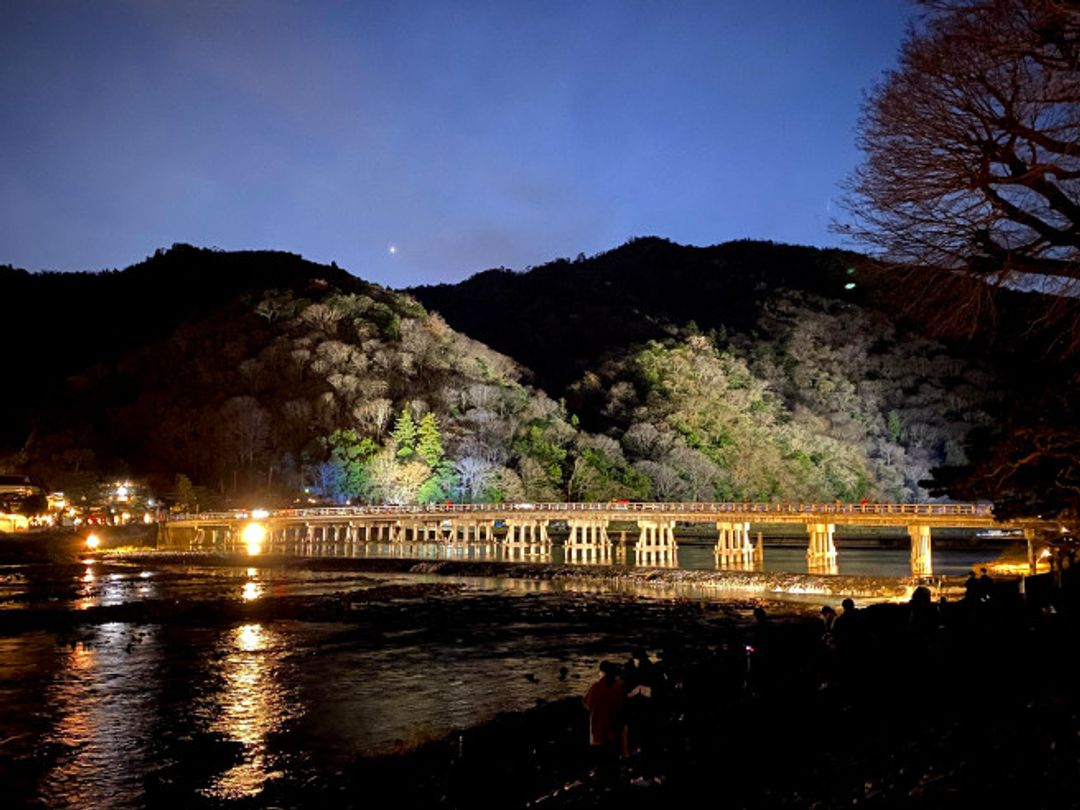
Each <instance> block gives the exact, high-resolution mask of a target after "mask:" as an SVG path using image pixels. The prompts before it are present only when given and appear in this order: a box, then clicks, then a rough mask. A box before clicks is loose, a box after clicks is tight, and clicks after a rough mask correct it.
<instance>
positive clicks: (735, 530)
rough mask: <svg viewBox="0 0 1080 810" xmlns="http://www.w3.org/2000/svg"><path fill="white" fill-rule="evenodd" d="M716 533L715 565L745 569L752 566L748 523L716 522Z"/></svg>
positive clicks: (752, 549)
mask: <svg viewBox="0 0 1080 810" xmlns="http://www.w3.org/2000/svg"><path fill="white" fill-rule="evenodd" d="M716 532H717V535H716V564H717V565H719V566H734V567H738V568H746V567H748V566H752V565H753V564H754V546H753V545H752V544H751V542H750V524H749V522H740V523H731V522H728V521H718V522H717V524H716Z"/></svg>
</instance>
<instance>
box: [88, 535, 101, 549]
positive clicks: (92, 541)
mask: <svg viewBox="0 0 1080 810" xmlns="http://www.w3.org/2000/svg"><path fill="white" fill-rule="evenodd" d="M100 545H101V538H100V537H98V536H97V535H96V534H88V535H87V536H86V547H87V548H88V549H90V550H91V551H93V550H94V549H96V548H97V547H98V546H100Z"/></svg>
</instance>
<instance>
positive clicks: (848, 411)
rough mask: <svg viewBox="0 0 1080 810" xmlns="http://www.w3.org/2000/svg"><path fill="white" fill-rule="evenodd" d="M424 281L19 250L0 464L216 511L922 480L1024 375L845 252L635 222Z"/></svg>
mask: <svg viewBox="0 0 1080 810" xmlns="http://www.w3.org/2000/svg"><path fill="white" fill-rule="evenodd" d="M937 280H940V276H935V275H934V274H932V273H929V274H923V276H922V278H921V281H920V283H922V284H923V285H924V286H925V287H926V288H928V289H929V288H930V287H932V286H933V284H934V282H936V281H937ZM415 293H416V294H417V295H418V296H420V297H421V298H422V299H423V300H424V301H425V302H426V303H427V304H428V306H429V308H430V311H429V309H425V306H423V305H422V304H421V303H420V302H418V301H417V300H416V298H414V297H412V296H410V295H407V294H402V293H398V292H394V291H391V290H387V289H385V288H382V287H379V286H378V285H374V284H370V283H367V282H364V281H362V280H360V279H357V278H356V277H354V276H352V275H350V274H348V273H347V272H345V271H343V270H341V269H339V268H337V267H336V266H329V267H327V266H324V265H319V264H315V263H312V262H307V261H305V260H303V259H301V258H300V257H298V256H294V255H290V254H285V253H272V252H241V253H225V252H221V251H214V250H206V249H197V248H192V247H189V246H184V245H177V246H174V247H173V248H172V249H171V250H167V251H159V252H158V253H157V254H156V255H155V256H154V257H152V258H150V259H147V260H146V261H145V262H143V263H140V264H138V265H135V266H133V267H131V268H128V269H127V270H124V271H119V272H117V271H113V272H107V273H100V274H91V273H47V274H30V273H25V272H23V271H19V270H14V269H11V268H3V269H0V300H3V301H4V302H5V305H6V307H7V310H8V312H7V317H5V318H4V319H2V320H0V336H2V337H3V340H4V342H5V346H6V348H7V349H8V363H7V365H6V371H7V373H8V379H9V381H10V384H9V385H8V386H7V388H6V391H5V394H6V395H5V396H4V397H3V400H2V403H0V408H2V416H3V431H2V433H0V472H5V471H7V472H20V473H29V474H31V475H33V476H34V477H35V478H36V479H37V480H39V481H40V482H42V483H44V484H47V485H49V486H51V487H54V488H67V489H69V490H76V491H77V490H78V488H79V487H81V486H86V485H88V484H89V483H92V482H93V481H94V480H96V479H97V478H98V477H99V476H101V475H105V474H109V475H114V474H117V473H129V474H132V475H136V476H141V477H147V478H149V479H150V480H151V482H152V483H153V485H154V486H155V488H157V489H158V491H159V492H167V491H174V492H175V496H176V497H177V498H178V499H179V500H180V501H183V502H190V501H192V500H193V499H197V500H198V502H199V503H200V505H203V506H206V505H211V504H214V503H222V504H224V503H233V504H241V503H248V502H252V501H253V499H257V500H261V501H262V502H270V501H275V502H282V501H285V500H291V499H293V498H296V497H298V496H300V495H301V494H302V493H304V491H305V490H307V495H309V496H311V497H315V498H319V499H323V500H331V501H336V502H342V501H345V500H366V501H394V502H409V501H417V500H419V501H431V500H436V499H441V498H453V499H455V500H488V499H505V500H550V499H561V498H573V499H582V500H607V499H611V498H642V499H646V498H649V499H708V500H711V499H736V500H742V499H746V500H762V499H777V498H793V499H802V500H823V499H824V500H832V499H844V500H851V499H858V498H877V499H883V500H884V499H888V500H915V499H924V498H926V497H927V492H926V490H925V489H923V488H922V485H921V484H920V482H921V481H923V480H925V479H926V477H927V476H928V475H929V473H930V471H931V469H933V468H935V467H938V466H941V465H951V467H952V468H953V469H961V468H962V467H963V465H964V463H965V462H966V460H967V456H966V450H965V441H966V439H967V437H968V436H969V435H970V434H971V433H972V431H973V429H974V428H980V429H981V430H982V432H983V433H985V432H986V429H987V427H989V426H992V425H993V424H994V421H993V419H992V418H991V415H990V414H991V413H993V412H994V410H995V409H999V408H1000V407H1001V405H1002V402H1005V403H1007V402H1009V401H1011V398H1010V397H1008V396H1003V395H1002V387H1003V386H1005V385H1009V386H1012V388H1011V389H1010V390H1021V389H1019V388H1017V387H1016V386H1015V379H1014V378H1010V374H1013V373H1014V372H1015V369H1016V366H1014V367H1013V369H1012V371H1009V372H1008V373H1003V368H1002V366H1001V365H1000V364H998V365H995V364H994V363H989V362H986V361H987V360H988V359H994V358H993V357H992V356H991V355H990V354H987V355H986V356H985V357H978V356H975V355H976V354H977V352H973V351H971V346H970V344H969V345H968V351H967V352H966V353H964V352H962V351H960V348H959V346H958V345H949V344H946V343H943V342H940V341H938V340H935V339H933V338H932V337H930V336H928V335H927V334H926V333H925V331H924V330H921V329H919V328H917V327H918V326H919V324H918V323H917V322H915V323H904V322H902V321H903V319H902V318H900V317H899V315H898V314H902V313H903V312H904V308H903V303H904V299H905V298H910V293H909V292H908V291H906V290H904V291H898V290H897V285H896V284H895V277H894V276H889V275H888V274H886V273H884V272H883V271H881V270H879V269H877V268H875V267H874V266H873V265H872V264H870V263H868V262H866V261H865V260H863V259H860V257H858V256H856V255H855V254H850V253H844V252H841V251H832V250H830V251H826V250H817V249H814V248H802V247H791V246H783V245H771V244H768V243H754V242H736V243H730V244H728V245H720V246H717V247H714V248H685V247H680V246H678V245H674V244H672V243H670V242H666V241H664V240H660V239H640V240H635V241H633V242H631V243H628V244H627V245H624V246H622V247H621V248H618V249H616V250H613V251H611V252H609V253H606V254H603V255H601V256H597V257H594V258H592V259H584V258H579V259H578V260H576V261H574V262H569V261H564V260H560V261H556V262H553V263H552V264H550V265H545V266H544V267H542V268H536V269H535V270H533V271H531V272H528V273H524V274H514V273H510V272H508V271H489V272H487V273H482V274H480V275H479V276H476V277H474V278H472V279H470V280H468V281H466V282H464V283H463V284H461V285H458V286H457V287H448V286H444V287H438V288H424V289H420V290H417V291H415ZM436 309H438V310H439V312H436V311H435V310H436ZM442 312H445V313H446V314H447V317H448V319H452V320H451V322H450V325H448V324H447V322H446V321H444V320H443V317H442V315H441V313H442ZM1014 320H1015V318H1014ZM1020 320H1021V321H1022V319H1020ZM452 327H454V328H452ZM455 329H457V330H458V331H455ZM477 338H483V339H484V340H485V341H486V342H487V343H490V344H491V346H493V347H494V348H489V346H488V345H486V343H481V342H479V341H478V340H477ZM987 345H988V344H987V343H986V342H985V341H983V342H982V343H980V344H979V351H980V352H981V351H983V350H984V349H985V348H986V346H987ZM999 354H1000V352H999ZM1028 360H1030V358H1028ZM1006 365H1007V364H1006ZM1028 365H1030V366H1031V367H1032V368H1033V369H1034V368H1037V366H1038V363H1035V362H1033V361H1032V362H1029V363H1028ZM1006 371H1008V369H1006ZM1033 373H1036V372H1033ZM530 381H539V382H540V383H541V384H542V386H543V387H535V388H534V387H531V386H530V385H529V382H530ZM957 491H960V489H959V486H958V487H957ZM965 492H970V494H969V497H971V496H972V495H974V496H978V493H974V492H971V491H970V490H968V491H965ZM189 505H190V503H189Z"/></svg>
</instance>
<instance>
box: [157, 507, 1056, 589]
mask: <svg viewBox="0 0 1080 810" xmlns="http://www.w3.org/2000/svg"><path fill="white" fill-rule="evenodd" d="M677 524H683V525H687V524H704V525H712V526H715V528H716V548H715V555H716V561H717V565H718V566H719V567H721V568H733V569H742V570H751V569H753V568H754V567H755V566H756V565H760V564H761V561H762V558H763V554H764V549H763V544H762V533H761V531H760V529H759V528H758V527H760V526H763V525H777V524H796V525H801V526H805V528H806V533H807V541H808V543H807V551H806V557H807V561H808V563H809V567H810V570H811V571H820V572H823V573H828V572H835V570H836V545H835V542H834V539H833V535H834V532H835V530H836V526H837V525H842V526H890V527H904V528H906V529H907V532H908V535H909V537H910V538H911V571H912V574H913V575H914V576H929V575H930V574H932V573H933V562H932V548H931V533H932V532H933V530H935V529H944V528H949V529H974V530H996V531H1009V530H1011V531H1013V532H1016V533H1017V534H1022V536H1023V537H1025V538H1026V539H1027V543H1028V563H1029V565H1030V566H1031V569H1032V571H1034V565H1035V559H1034V556H1033V555H1034V552H1033V545H1032V540H1033V539H1034V537H1035V535H1036V533H1037V532H1038V531H1040V530H1052V529H1055V528H1056V524H1050V523H1047V522H1045V521H1041V520H1014V521H997V520H995V519H994V514H993V508H992V506H991V505H990V504H984V503H901V504H889V503H884V504H883V503H865V504H844V503H704V502H694V503H516V504H428V505H424V506H348V507H321V508H313V509H279V510H275V511H272V512H262V511H256V512H250V513H249V512H212V513H199V514H189V515H179V516H175V517H172V518H170V519H169V521H168V522H167V523H165V524H163V525H162V533H163V537H162V540H163V545H164V546H165V547H167V548H174V549H183V550H203V551H222V552H232V551H245V550H247V551H248V552H249V553H262V552H265V553H272V554H284V555H296V556H360V555H361V553H362V552H366V550H367V549H368V548H370V547H371V546H372V544H374V545H376V546H380V547H382V548H383V549H385V551H386V553H388V554H394V553H395V552H399V553H401V554H402V555H403V556H405V555H407V554H408V553H409V552H415V550H416V548H417V547H418V546H419V545H420V544H428V545H430V544H435V545H436V547H438V548H443V549H445V550H447V551H455V550H456V551H457V552H459V553H461V552H463V551H466V550H467V552H468V553H467V554H464V555H463V556H468V557H472V558H475V559H503V560H535V561H543V560H550V559H551V550H552V546H553V543H554V540H553V538H552V534H553V533H554V534H556V535H557V536H558V537H560V538H562V539H561V542H562V545H563V551H564V559H565V560H566V561H567V562H583V563H586V562H587V563H611V562H615V561H623V560H625V559H626V554H627V551H628V550H629V549H630V548H632V549H633V552H634V555H635V560H636V562H637V563H638V564H640V565H658V566H671V565H674V563H675V559H676V552H677V543H676V540H675V528H676V525H677ZM755 530H756V531H757V541H756V543H755V542H754V539H753V535H752V532H753V531H755Z"/></svg>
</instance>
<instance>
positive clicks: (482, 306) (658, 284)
mask: <svg viewBox="0 0 1080 810" xmlns="http://www.w3.org/2000/svg"><path fill="white" fill-rule="evenodd" d="M954 282H955V279H953V278H952V277H951V276H949V275H947V274H940V273H933V272H931V271H922V272H919V273H910V274H900V273H896V272H893V271H886V270H883V269H881V268H878V267H877V266H875V265H874V264H873V263H872V262H869V261H868V260H866V259H865V257H861V256H859V255H857V254H853V253H849V252H845V251H839V250H820V249H816V248H809V247H796V246H790V245H774V244H771V243H767V242H750V241H740V242H731V243H727V244H723V245H717V246H714V247H707V248H695V247H683V246H680V245H676V244H673V243H671V242H668V241H666V240H662V239H656V238H645V239H636V240H632V241H631V242H628V243H627V244H625V245H623V246H622V247H620V248H617V249H616V250H613V251H610V252H608V253H604V254H601V255H599V256H595V257H592V258H585V257H578V259H576V260H574V261H569V260H557V261H555V262H552V263H550V264H548V265H544V266H543V267H538V268H534V269H531V270H530V271H528V272H525V273H512V272H510V271H506V270H494V271H488V272H486V273H480V274H478V275H476V276H474V277H472V278H471V279H469V280H467V281H465V282H463V283H461V284H459V285H455V286H450V285H441V286H437V287H424V288H418V289H415V290H413V291H412V292H413V294H414V295H415V296H416V297H417V298H419V299H420V300H421V301H422V302H424V303H425V304H426V305H427V306H428V307H429V308H431V309H433V310H435V311H437V312H439V313H441V314H443V315H444V316H445V317H446V318H447V320H448V322H449V323H450V324H451V325H452V326H454V327H455V328H458V329H461V330H463V331H465V332H467V333H469V334H471V335H474V336H476V337H478V338H480V339H483V340H485V341H486V342H488V343H489V344H490V345H491V346H492V347H493V348H496V349H498V350H500V351H503V352H506V353H507V354H510V355H511V356H513V357H514V358H515V359H517V360H519V361H520V362H521V363H522V364H524V365H526V366H528V367H530V368H533V369H534V370H535V371H536V373H537V374H538V377H539V380H540V381H541V383H542V384H543V385H545V386H546V389H547V390H548V392H549V393H550V394H551V395H552V396H565V398H566V400H567V402H568V404H569V406H570V408H571V410H573V411H574V413H576V414H577V415H578V416H579V417H580V419H581V421H582V424H583V425H584V426H586V427H587V428H589V429H590V430H593V431H595V432H597V433H601V434H603V435H605V436H607V437H608V438H610V439H612V440H613V441H614V443H615V445H616V446H617V447H618V449H619V450H620V451H621V453H622V457H624V458H625V459H626V461H627V462H628V463H630V464H631V466H632V467H633V468H634V469H635V470H636V471H638V472H639V473H641V474H643V475H645V476H647V477H648V479H649V481H650V482H651V497H658V498H676V497H679V498H681V497H710V495H709V493H716V494H717V495H718V496H722V497H735V498H742V497H747V498H763V499H769V498H776V497H785V498H796V497H797V498H814V497H836V498H841V499H854V498H862V497H869V498H881V499H888V500H899V501H904V500H923V499H926V498H927V497H929V496H928V492H927V490H926V489H925V487H924V486H923V484H922V483H920V482H926V481H927V480H928V479H929V478H930V476H931V471H932V470H933V469H935V468H938V467H941V466H943V465H948V466H950V467H952V468H954V469H955V468H960V467H962V466H963V465H964V464H965V463H966V461H967V457H966V444H967V440H968V437H969V436H970V435H971V431H972V429H973V428H976V427H979V428H984V427H987V426H989V425H990V424H991V422H992V421H993V415H995V414H999V413H1001V412H1002V411H1003V409H1004V408H1005V407H1006V406H1007V404H1008V402H1009V401H1010V400H1011V398H1012V394H1011V393H1010V392H1019V393H1020V394H1021V396H1034V395H1036V390H1037V388H1038V383H1037V381H1038V380H1040V379H1045V378H1046V377H1047V372H1046V370H1045V368H1043V363H1042V361H1043V360H1044V359H1045V358H1044V357H1043V356H1042V354H1041V351H1042V349H1041V347H1039V346H1037V345H1034V344H1033V343H1032V342H1031V341H1028V343H1027V345H1026V346H1025V347H1024V349H1023V350H1021V351H1020V352H1019V355H1020V357H1021V360H1020V361H1019V362H1018V361H1017V355H1018V352H1016V351H1015V350H1014V349H1015V346H1016V343H1017V341H1018V340H1019V338H1021V337H1024V335H1025V330H1026V327H1027V325H1028V316H1027V314H1026V313H1027V307H1028V305H1029V303H1030V302H1029V301H1028V300H1027V298H1028V297H1026V296H1023V295H1013V296H1012V297H1011V299H1009V301H1008V302H1007V303H1008V307H1009V308H1008V309H1007V310H1001V311H995V312H991V311H990V310H988V312H987V314H988V316H989V315H993V316H994V317H993V319H992V320H993V321H994V323H995V325H996V326H997V327H998V331H997V332H996V333H995V332H991V330H989V329H987V330H985V331H983V332H980V333H977V334H974V335H972V334H967V335H964V336H963V338H964V339H963V340H947V339H945V338H942V337H941V334H942V333H941V330H937V331H935V330H934V329H932V328H931V327H934V326H939V325H940V324H942V323H945V324H947V323H948V321H949V318H948V316H949V311H948V308H949V307H950V306H951V305H953V303H954V299H953V298H952V297H951V295H950V293H949V285H951V284H953V283H954ZM931 335H937V337H934V336H931ZM1033 381H1036V382H1033ZM610 452H612V453H613V452H614V448H611V449H610ZM990 492H991V490H990V489H987V490H986V491H985V492H983V493H978V492H975V491H972V490H970V489H969V490H968V491H966V492H965V495H966V496H967V497H987V496H988V494H989V493H990Z"/></svg>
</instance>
